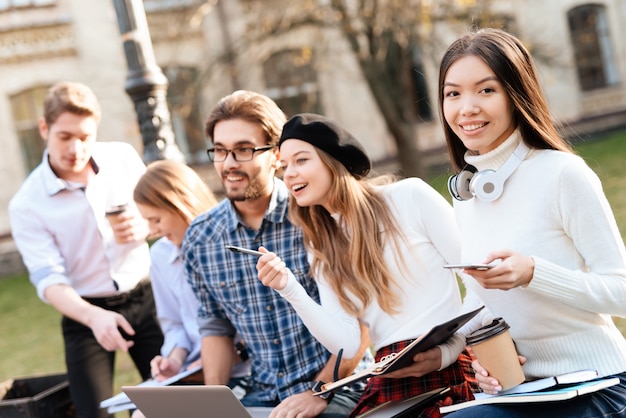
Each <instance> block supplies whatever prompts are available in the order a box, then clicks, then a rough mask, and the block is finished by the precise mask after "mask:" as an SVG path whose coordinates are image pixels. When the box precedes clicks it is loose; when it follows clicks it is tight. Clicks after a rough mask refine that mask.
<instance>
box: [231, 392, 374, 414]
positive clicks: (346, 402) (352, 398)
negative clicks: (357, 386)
mask: <svg viewBox="0 0 626 418" xmlns="http://www.w3.org/2000/svg"><path fill="white" fill-rule="evenodd" d="M362 394H363V393H362V392H359V391H354V390H351V389H343V390H340V391H337V393H335V396H334V397H333V400H332V401H331V402H330V403H329V404H328V406H327V407H326V409H325V410H324V412H322V413H321V414H320V415H318V418H346V417H347V416H348V415H350V412H352V410H353V409H354V407H355V406H356V403H357V402H358V400H359V398H360V397H361V395H362ZM258 395H259V393H258V392H250V393H248V394H247V395H246V396H244V398H243V399H242V400H241V403H242V404H243V405H244V406H269V407H274V406H277V405H278V404H279V403H280V402H279V401H278V400H277V401H261V400H259V399H258ZM311 396H313V395H311Z"/></svg>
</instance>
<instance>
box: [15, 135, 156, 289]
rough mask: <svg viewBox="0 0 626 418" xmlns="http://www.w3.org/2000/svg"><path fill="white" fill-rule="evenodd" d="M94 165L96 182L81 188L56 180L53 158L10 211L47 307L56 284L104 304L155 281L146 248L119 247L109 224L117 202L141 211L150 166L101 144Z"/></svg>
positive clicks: (124, 147) (125, 148) (116, 146)
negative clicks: (140, 187)
mask: <svg viewBox="0 0 626 418" xmlns="http://www.w3.org/2000/svg"><path fill="white" fill-rule="evenodd" d="M92 164H93V167H94V170H95V171H96V175H95V176H93V177H92V178H91V179H90V180H89V183H88V184H86V185H77V184H76V183H70V182H67V181H65V180H63V179H60V178H59V177H57V176H56V175H55V174H54V172H53V171H52V169H51V168H50V164H49V163H48V155H47V152H46V153H44V158H43V161H42V163H41V164H40V165H39V166H38V167H37V168H35V170H33V172H32V173H31V174H30V175H29V176H28V178H27V179H26V180H25V181H24V184H22V186H21V187H20V189H19V190H18V192H17V193H16V194H15V196H13V199H11V202H10V203H9V216H10V220H11V229H12V235H13V238H14V239H15V243H16V245H17V248H18V250H19V251H20V254H21V255H22V259H23V260H24V264H25V265H26V267H27V269H28V272H29V274H30V280H31V282H32V283H33V284H34V285H35V286H36V288H37V294H38V295H39V297H40V298H41V299H42V300H43V301H46V299H45V297H44V291H45V289H46V288H47V287H48V286H51V285H54V284H67V285H70V286H72V287H73V288H74V289H75V290H76V292H77V293H78V294H79V295H81V296H83V297H105V296H112V295H115V294H118V293H120V292H126V291H129V290H131V289H132V288H133V287H135V285H136V284H137V283H138V282H139V281H140V280H141V279H143V278H145V277H147V276H148V272H149V268H150V255H149V252H148V245H147V243H146V242H145V241H144V240H140V241H135V242H131V243H127V244H118V243H116V241H115V238H114V236H113V230H112V228H111V226H110V224H109V222H108V220H107V219H106V217H105V210H106V207H107V205H110V204H111V203H113V202H114V201H116V202H117V203H122V202H123V203H128V204H130V205H131V210H135V207H134V203H133V195H132V194H133V189H134V187H135V185H136V183H137V181H138V180H139V177H141V175H142V174H143V173H144V172H145V169H146V168H145V165H144V163H143V161H142V160H141V158H140V157H139V155H138V154H137V152H136V151H135V150H134V149H133V148H132V147H131V146H130V145H129V144H126V143H121V142H97V143H96V144H94V151H93V155H92Z"/></svg>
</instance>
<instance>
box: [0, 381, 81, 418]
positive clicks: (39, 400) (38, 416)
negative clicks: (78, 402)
mask: <svg viewBox="0 0 626 418" xmlns="http://www.w3.org/2000/svg"><path fill="white" fill-rule="evenodd" d="M7 383H9V384H10V387H9V388H8V390H7V392H6V394H5V395H4V397H2V400H0V417H2V418H75V416H76V414H75V411H74V404H73V403H72V400H71V399H70V389H69V383H68V380H67V375H66V374H54V375H45V376H33V377H26V378H19V379H14V380H13V382H7Z"/></svg>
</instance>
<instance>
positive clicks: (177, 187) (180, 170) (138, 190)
mask: <svg viewBox="0 0 626 418" xmlns="http://www.w3.org/2000/svg"><path fill="white" fill-rule="evenodd" d="M133 198H134V200H135V202H137V203H139V204H142V205H146V206H151V207H155V208H159V209H165V210H169V211H171V212H174V213H176V214H178V215H180V216H181V217H182V218H183V219H184V220H185V221H186V222H187V224H189V223H191V221H192V220H194V219H195V218H196V217H197V216H198V215H200V214H201V213H203V212H205V211H207V210H209V209H211V208H212V207H213V206H215V205H216V204H217V199H216V198H215V196H214V195H213V193H212V192H211V190H210V189H209V188H208V187H207V185H206V184H205V182H204V181H203V180H202V179H201V178H200V176H199V175H198V174H197V173H196V172H195V171H194V170H193V169H191V167H189V166H187V165H185V164H183V163H179V162H176V161H171V160H160V161H155V162H153V163H150V164H148V168H147V170H146V172H145V173H144V175H143V176H141V178H140V179H139V181H138V182H137V185H136V186H135V191H134V192H133Z"/></svg>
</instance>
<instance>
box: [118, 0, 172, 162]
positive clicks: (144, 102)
mask: <svg viewBox="0 0 626 418" xmlns="http://www.w3.org/2000/svg"><path fill="white" fill-rule="evenodd" d="M113 4H114V6H115V13H116V14H117V21H118V24H119V27H120V33H121V35H122V40H123V43H124V54H125V55H126V62H127V63H128V76H127V77H126V85H125V90H126V93H128V95H129V96H130V98H131V99H132V100H133V103H134V104H135V111H136V113H137V120H138V122H139V130H140V131H141V137H142V140H143V146H144V152H143V159H144V161H145V162H150V161H155V160H179V161H184V157H183V154H182V153H181V152H180V149H179V148H178V146H177V145H176V141H175V139H174V131H173V130H172V122H171V118H170V112H169V109H168V107H167V86H168V81H167V77H165V74H163V71H161V68H159V66H158V65H157V63H156V60H155V58H154V51H153V50H152V41H151V40H150V32H149V30H148V22H147V19H146V13H145V10H144V8H143V2H142V1H141V0H113Z"/></svg>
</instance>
